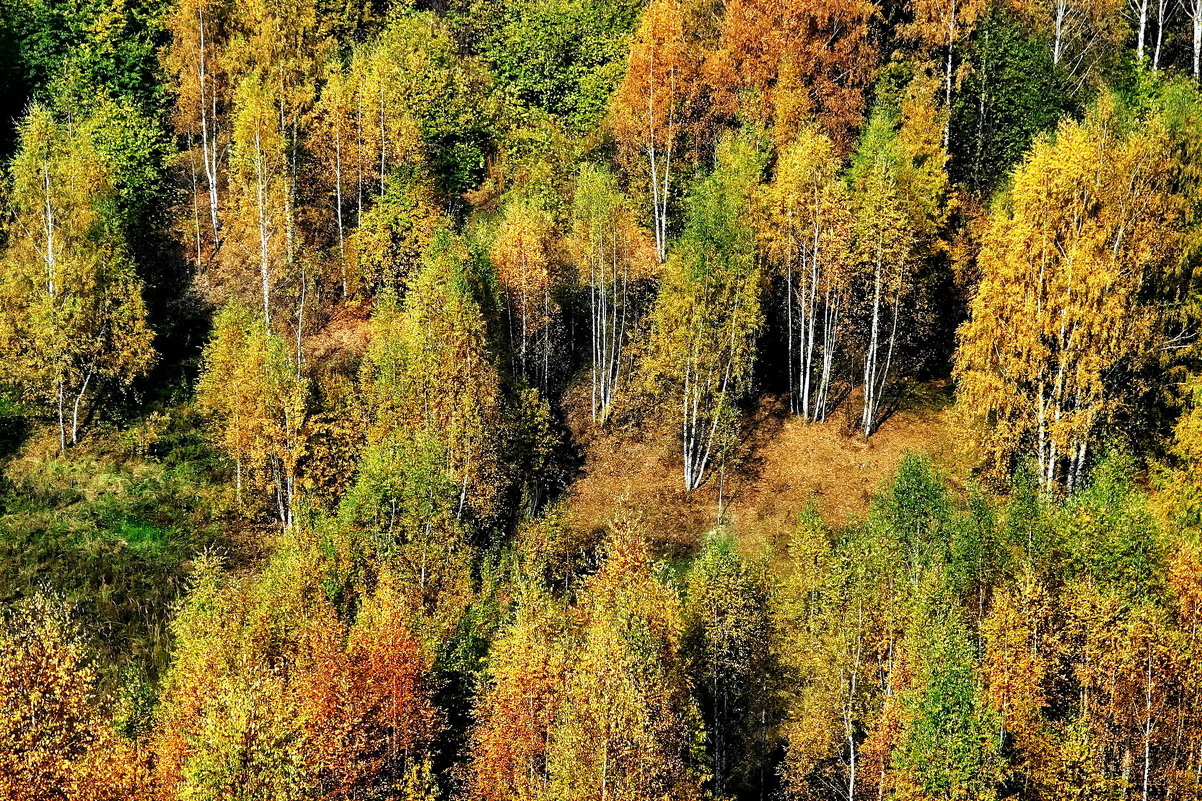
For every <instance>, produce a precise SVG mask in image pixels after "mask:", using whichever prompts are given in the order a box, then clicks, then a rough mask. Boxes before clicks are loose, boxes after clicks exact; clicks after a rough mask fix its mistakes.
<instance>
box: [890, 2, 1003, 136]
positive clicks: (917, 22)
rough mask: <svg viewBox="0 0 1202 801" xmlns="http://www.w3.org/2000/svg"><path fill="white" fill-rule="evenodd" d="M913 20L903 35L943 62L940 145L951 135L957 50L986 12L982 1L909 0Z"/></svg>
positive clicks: (956, 75) (957, 72) (957, 69)
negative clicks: (942, 111) (941, 134)
mask: <svg viewBox="0 0 1202 801" xmlns="http://www.w3.org/2000/svg"><path fill="white" fill-rule="evenodd" d="M909 6H910V10H911V13H912V15H913V19H912V21H911V22H910V23H909V24H908V25H907V26H906V28H905V35H907V36H908V37H909V38H911V39H912V40H914V41H916V42H918V43H919V44H920V45H922V46H923V47H924V48H926V49H927V50H928V52H930V53H931V54H932V56H935V55H936V54H938V59H939V61H942V62H943V70H942V72H943V108H944V111H945V112H946V113H945V115H944V127H943V146H944V147H945V148H946V147H947V146H948V139H949V137H950V136H951V127H950V125H951V108H952V91H953V89H954V88H956V86H957V84H958V83H959V81H958V75H959V73H960V72H961V70H960V68H959V67H957V65H956V51H957V50H958V49H959V47H960V45H961V43H963V42H965V41H967V40H968V38H969V36H971V35H972V32H973V30H974V29H975V27H976V24H977V20H978V19H980V17H981V15H982V14H983V13H985V10H986V3H985V2H983V0H910V3H909Z"/></svg>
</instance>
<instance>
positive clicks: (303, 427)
mask: <svg viewBox="0 0 1202 801" xmlns="http://www.w3.org/2000/svg"><path fill="white" fill-rule="evenodd" d="M294 359H295V356H294V355H293V354H291V353H290V350H289V347H288V345H287V343H286V342H285V340H284V339H283V338H282V337H281V336H279V335H278V334H275V333H273V332H272V331H271V329H269V328H268V327H267V323H266V321H264V320H263V319H261V318H256V317H255V316H254V315H252V314H251V313H250V312H249V311H248V310H247V309H246V308H245V307H242V306H239V305H237V304H231V305H229V306H227V307H225V308H224V309H223V310H222V312H221V313H220V314H219V315H218V318H217V321H216V324H215V327H214V332H213V338H212V339H211V340H210V342H209V344H208V345H207V346H206V348H205V352H204V363H203V367H202V372H201V377H200V381H199V383H198V385H197V388H196V399H197V404H198V406H199V407H200V408H201V410H202V411H204V412H205V413H206V414H208V415H209V416H210V417H211V418H212V419H213V422H214V423H215V429H216V430H215V432H214V433H215V434H216V439H217V442H218V444H219V445H220V447H221V448H222V449H223V450H224V451H225V452H226V453H227V454H228V455H229V456H230V458H231V459H233V460H234V466H235V482H236V484H235V487H236V490H237V493H238V499H239V502H241V501H242V498H243V491H244V488H245V487H246V486H247V485H250V487H252V488H253V489H255V490H258V491H265V494H266V495H267V496H268V497H269V498H270V505H271V506H272V507H274V510H275V514H276V517H277V519H278V520H279V521H280V524H281V525H283V526H284V527H290V526H291V525H292V523H293V520H294V514H295V511H296V507H297V501H298V491H299V486H298V480H297V479H298V474H299V466H300V460H301V458H302V457H303V455H304V449H305V443H306V439H307V436H308V426H307V423H308V408H307V407H308V390H309V387H308V381H307V380H306V379H305V378H304V377H303V376H302V375H301V373H300V371H299V370H298V368H297V365H296V362H295V360H294Z"/></svg>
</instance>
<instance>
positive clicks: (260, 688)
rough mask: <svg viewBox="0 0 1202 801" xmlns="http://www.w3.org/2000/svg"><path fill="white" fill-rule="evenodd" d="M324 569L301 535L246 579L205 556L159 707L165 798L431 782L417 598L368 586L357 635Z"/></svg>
mask: <svg viewBox="0 0 1202 801" xmlns="http://www.w3.org/2000/svg"><path fill="white" fill-rule="evenodd" d="M317 569H319V564H318V563H315V562H314V555H313V554H312V553H311V552H306V551H305V550H304V549H303V547H302V549H301V550H299V551H296V552H292V553H289V552H288V551H287V550H285V551H283V552H281V553H278V554H277V555H276V557H275V558H274V559H273V562H272V563H271V564H270V565H268V567H267V568H266V570H265V571H264V572H263V573H262V574H260V575H259V576H257V577H255V578H253V579H251V580H248V581H244V582H233V583H226V582H221V581H219V580H218V579H217V577H216V576H215V575H214V572H213V571H214V567H213V566H212V565H206V566H202V568H201V578H200V581H199V583H198V585H197V587H196V589H195V590H194V591H193V593H192V595H191V596H190V598H189V600H188V603H187V605H186V606H185V607H184V609H183V610H182V611H181V614H180V618H179V620H177V622H176V624H175V629H176V632H177V637H178V639H179V646H178V651H177V655H176V659H175V663H174V665H173V669H172V673H171V675H170V677H169V680H168V684H167V688H166V691H165V693H164V697H163V705H162V712H161V714H160V721H161V724H162V726H161V729H160V734H159V737H158V740H157V749H156V750H157V755H158V769H159V778H160V791H161V793H162V794H163V795H164V797H167V798H190V797H194V796H195V795H197V794H201V795H203V794H205V793H217V794H220V793H221V792H223V791H230V790H232V789H233V788H238V787H245V788H248V789H247V791H248V792H255V791H256V790H255V788H258V790H257V791H261V792H269V793H271V797H283V798H291V797H302V796H303V797H312V796H319V797H325V798H331V799H351V798H361V797H364V796H365V795H374V794H376V793H379V792H382V791H386V790H396V789H401V788H402V787H407V786H410V785H412V783H413V782H414V781H416V782H418V784H421V782H422V781H423V779H422V776H423V775H424V773H425V767H424V766H425V765H426V762H427V758H428V748H429V745H430V741H431V738H432V737H433V736H434V734H435V732H436V730H437V725H438V723H437V713H436V711H435V708H434V705H433V703H432V700H431V694H432V691H433V687H432V685H431V682H430V678H429V676H430V671H431V668H432V652H431V650H430V649H429V648H428V647H427V646H426V645H424V644H423V643H422V642H421V641H420V640H419V639H418V637H417V636H416V635H415V633H414V630H413V628H412V626H413V620H414V612H413V607H412V606H411V604H410V602H409V601H408V600H407V598H408V596H407V595H404V594H397V593H393V592H391V591H389V590H386V589H381V590H378V591H377V592H376V593H373V594H371V595H369V596H368V597H366V599H365V600H364V602H363V605H362V608H361V610H360V612H359V615H358V617H357V619H356V621H355V623H354V625H353V626H352V627H351V630H350V633H349V634H348V633H347V632H346V626H345V624H344V623H343V621H342V620H341V619H340V618H339V616H338V615H337V613H336V612H335V610H334V609H333V607H332V606H331V605H330V603H329V601H328V600H327V599H326V597H325V596H324V594H322V592H321V591H320V589H319V588H318V587H316V586H314V582H313V581H312V580H311V576H312V574H313V573H314V572H315V571H316V570H317ZM382 586H384V585H382ZM268 788H270V789H268ZM410 789H415V790H416V789H420V787H410ZM256 797H259V796H256ZM264 797H265V796H264Z"/></svg>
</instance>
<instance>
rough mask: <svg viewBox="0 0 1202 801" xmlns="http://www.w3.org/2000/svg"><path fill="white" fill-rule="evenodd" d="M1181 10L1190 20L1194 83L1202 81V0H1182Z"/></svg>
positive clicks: (1191, 63) (1191, 61)
mask: <svg viewBox="0 0 1202 801" xmlns="http://www.w3.org/2000/svg"><path fill="white" fill-rule="evenodd" d="M1180 3H1181V10H1182V11H1184V12H1185V18H1186V19H1188V20H1189V33H1190V58H1191V60H1190V65H1191V73H1190V74H1192V75H1193V76H1194V82H1195V83H1197V82H1198V81H1199V79H1202V72H1200V71H1199V68H1200V67H1202V0H1180Z"/></svg>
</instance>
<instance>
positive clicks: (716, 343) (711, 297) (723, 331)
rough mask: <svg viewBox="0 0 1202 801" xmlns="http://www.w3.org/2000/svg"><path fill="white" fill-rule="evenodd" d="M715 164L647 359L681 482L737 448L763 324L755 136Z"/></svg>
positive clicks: (695, 480)
mask: <svg viewBox="0 0 1202 801" xmlns="http://www.w3.org/2000/svg"><path fill="white" fill-rule="evenodd" d="M717 159H718V165H717V167H715V168H714V171H713V172H712V173H710V174H708V175H705V176H703V177H701V178H700V179H699V181H698V183H697V185H696V187H695V188H694V189H693V192H692V193H691V195H690V197H689V204H688V220H687V222H686V226H685V232H684V234H683V235H682V237H681V239H680V242H679V244H678V246H677V248H676V250H675V252H674V253H673V254H672V258H671V259H670V260H669V261H668V264H667V265H666V266H665V268H664V273H663V278H662V283H661V286H660V290H659V295H658V297H657V298H656V301H655V307H654V308H653V309H652V311H651V315H650V325H651V333H650V341H649V342H648V344H647V354H646V356H645V357H644V361H643V364H642V372H643V381H644V386H645V390H644V391H645V392H646V393H647V398H648V401H649V403H650V405H651V406H652V407H653V408H655V409H656V410H657V411H658V412H659V413H660V414H661V415H662V419H663V420H664V421H665V422H670V424H672V425H673V426H674V427H675V428H676V430H677V431H679V432H680V447H681V451H682V455H683V462H684V465H683V469H684V486H685V489H687V490H693V489H696V488H697V487H699V486H701V484H702V483H703V482H704V481H705V478H706V476H707V475H708V474H709V472H710V470H712V469H713V468H714V467H715V466H716V465H717V463H719V462H721V461H722V460H723V459H724V458H725V456H726V454H727V453H728V452H729V450H730V448H731V447H732V446H733V445H734V444H735V442H736V438H737V435H738V425H739V407H738V404H739V402H740V401H741V400H742V399H743V397H744V396H745V395H746V394H747V392H748V391H749V390H750V388H751V380H752V375H753V374H752V366H753V363H754V361H755V346H756V338H757V336H758V334H759V331H760V327H761V325H762V322H763V311H762V308H761V289H762V288H761V285H760V284H761V274H760V268H759V264H758V261H757V259H756V253H755V233H754V228H753V227H752V226H751V225H750V224H749V219H748V217H749V214H750V211H751V198H752V192H753V191H755V188H756V186H757V185H758V183H759V180H760V174H761V171H762V169H763V153H762V152H761V150H760V148H759V145H758V143H757V141H756V140H755V138H754V137H752V136H746V135H745V136H738V137H736V136H730V137H727V138H726V139H724V140H723V141H722V142H720V143H719V145H718V152H717Z"/></svg>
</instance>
